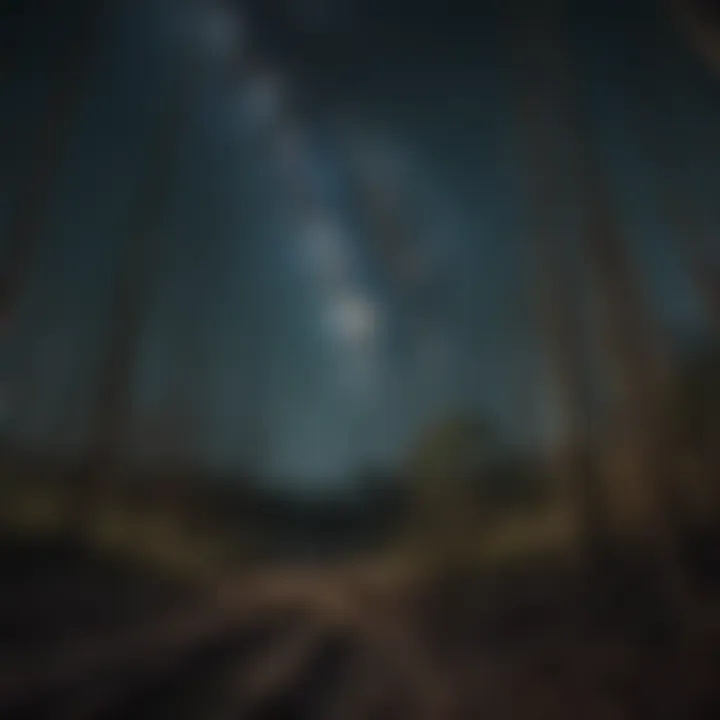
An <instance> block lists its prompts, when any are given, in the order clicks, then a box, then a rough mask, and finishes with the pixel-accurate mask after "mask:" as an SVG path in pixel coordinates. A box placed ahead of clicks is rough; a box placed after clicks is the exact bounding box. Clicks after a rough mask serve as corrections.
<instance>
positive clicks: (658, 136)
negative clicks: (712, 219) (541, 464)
mask: <svg viewBox="0 0 720 720" xmlns="http://www.w3.org/2000/svg"><path fill="white" fill-rule="evenodd" d="M640 40H642V34H640ZM640 71H641V72H642V73H643V77H644V79H645V80H646V83H647V84H644V85H642V90H643V92H642V101H641V102H640V103H638V104H637V110H636V111H635V113H634V115H633V117H632V118H631V122H633V125H634V129H635V131H636V132H637V135H638V141H639V142H641V144H642V146H643V148H644V150H645V154H646V157H647V159H648V160H649V163H648V165H649V167H650V168H651V169H652V170H653V175H654V178H655V182H656V187H657V200H658V203H657V205H658V208H659V209H660V212H661V214H662V215H663V216H664V217H665V219H666V222H667V224H668V225H669V227H670V229H671V230H672V231H673V232H674V235H675V239H676V240H677V242H678V243H679V245H680V250H681V251H682V254H683V256H684V259H685V264H686V267H687V269H688V271H689V274H690V277H691V279H692V282H693V285H694V287H695V289H696V292H697V294H698V297H699V300H700V302H701V304H702V306H703V309H704V314H705V317H706V318H707V321H708V322H709V324H710V327H711V329H712V332H713V334H714V336H716V337H717V338H720V273H718V268H716V267H715V265H714V263H713V259H712V258H711V256H710V252H709V244H710V235H711V232H710V229H709V227H708V225H707V223H704V222H703V221H702V220H701V219H700V218H699V212H700V208H699V207H698V206H697V204H696V203H694V202H693V199H692V193H691V191H690V190H689V188H688V187H687V178H688V171H689V167H688V159H686V158H685V157H683V150H682V149H681V148H679V147H678V144H677V142H675V140H676V139H677V140H679V139H680V138H681V137H682V135H679V136H678V135H676V136H672V134H671V136H670V137H668V136H666V135H665V134H664V133H663V129H666V128H667V129H679V122H680V120H679V118H678V114H677V110H676V102H673V101H672V99H671V98H667V101H664V100H663V96H664V94H665V93H664V91H663V87H662V86H661V83H664V84H671V89H670V90H669V91H667V92H672V91H673V89H675V90H679V84H680V83H681V82H682V80H681V78H680V77H678V75H677V73H676V72H675V68H674V67H673V66H672V65H670V63H669V61H666V60H665V59H662V60H660V59H658V62H657V63H654V62H652V59H650V60H648V61H646V62H644V63H642V64H641V66H640ZM636 91H637V90H636ZM677 102H679V99H678V100H677ZM673 369H675V368H673ZM667 390H668V397H667V411H668V415H669V418H668V420H669V425H670V429H671V430H672V432H673V439H674V441H675V446H676V449H677V451H678V453H681V452H682V453H684V454H687V453H688V452H689V448H688V447H687V444H683V445H682V446H680V437H681V436H682V428H681V425H680V424H681V423H682V421H683V419H682V417H677V414H678V412H679V408H681V407H682V398H681V397H680V396H679V393H680V388H679V385H678V378H677V372H674V373H673V376H672V377H671V378H669V381H668V383H667ZM714 444H716V443H714ZM711 462H712V461H711ZM683 469H684V468H683ZM687 484H688V485H689V484H690V483H687ZM702 496H703V497H704V496H705V494H704V493H702Z"/></svg>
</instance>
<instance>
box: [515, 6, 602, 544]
mask: <svg viewBox="0 0 720 720" xmlns="http://www.w3.org/2000/svg"><path fill="white" fill-rule="evenodd" d="M522 10H524V11H525V12H524V13H523V15H524V17H522V18H519V17H518V18H517V19H515V22H514V24H515V25H516V28H514V29H515V32H514V33H513V34H512V36H511V38H510V40H509V42H510V44H511V45H512V46H513V47H514V48H516V49H517V52H516V53H515V57H514V58H513V59H514V60H515V61H517V65H518V66H519V67H518V73H517V74H518V77H517V78H516V80H517V84H519V85H520V103H519V116H520V117H519V119H520V124H521V131H522V138H521V140H522V146H523V147H524V149H525V153H524V154H525V156H526V158H527V183H526V184H527V195H528V198H529V200H530V207H531V217H532V240H531V242H532V250H533V260H534V265H535V268H536V270H537V277H536V286H537V287H538V291H539V292H538V295H539V301H540V302H539V312H540V316H539V325H540V327H541V329H542V336H543V338H544V341H545V345H546V348H547V350H548V354H549V360H550V372H551V384H552V387H553V388H554V390H555V395H556V399H557V401H558V404H559V406H560V409H561V413H562V416H563V422H564V425H565V437H564V440H563V448H562V454H561V456H560V458H559V460H560V467H559V468H558V470H559V472H560V475H561V478H560V479H561V483H562V501H563V503H564V504H567V505H569V506H570V509H571V512H574V513H575V514H576V515H577V517H578V518H579V525H580V532H581V536H580V541H581V542H582V543H583V544H585V546H586V547H585V549H586V550H589V551H590V552H592V551H593V549H594V548H595V546H596V543H597V541H598V540H599V539H600V535H601V534H602V531H603V527H602V526H603V517H602V516H603V502H604V501H603V497H602V492H601V488H600V487H599V486H598V478H597V476H596V468H594V467H593V465H592V463H591V462H589V460H590V458H589V455H588V451H589V449H590V445H591V442H592V427H591V422H592V420H591V416H592V407H591V404H590V402H589V398H588V396H587V385H586V383H587V377H586V373H587V368H586V367H585V366H584V361H583V353H582V350H581V347H580V343H581V339H582V335H583V333H582V328H581V322H582V320H581V316H580V309H579V307H578V302H579V299H578V297H577V296H575V295H574V293H573V288H572V275H571V268H570V262H571V260H570V258H569V253H568V248H567V247H563V243H562V242H561V238H560V237H559V235H560V233H561V225H562V219H563V209H564V205H565V202H564V201H565V197H566V194H567V187H566V186H565V183H564V182H563V179H562V177H560V176H559V174H558V172H557V170H556V168H557V166H558V164H560V162H561V161H560V159H559V157H560V156H561V152H560V146H559V142H557V135H555V134H554V132H553V120H554V118H553V116H552V108H553V106H554V105H556V100H557V98H554V97H553V95H554V84H553V74H554V73H553V68H552V66H550V65H548V62H547V59H548V58H547V48H545V47H544V43H546V42H547V39H548V38H547V33H544V32H543V25H544V23H546V21H547V18H546V17H545V16H544V13H543V10H541V9H539V8H535V7H533V8H532V9H531V8H530V5H529V4H524V5H523V6H522Z"/></svg>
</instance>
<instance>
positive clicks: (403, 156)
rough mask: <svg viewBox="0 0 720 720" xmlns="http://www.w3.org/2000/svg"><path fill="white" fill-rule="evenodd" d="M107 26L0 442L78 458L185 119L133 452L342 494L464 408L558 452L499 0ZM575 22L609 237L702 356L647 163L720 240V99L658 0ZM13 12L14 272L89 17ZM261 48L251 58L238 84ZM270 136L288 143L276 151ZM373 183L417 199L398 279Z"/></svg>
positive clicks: (0, 356)
mask: <svg viewBox="0 0 720 720" xmlns="http://www.w3.org/2000/svg"><path fill="white" fill-rule="evenodd" d="M79 4H81V3H75V5H79ZM229 4H230V5H232V3H229ZM5 5H12V3H9V4H8V3H6V4H5ZM110 5H111V10H110V15H109V17H108V18H106V20H105V22H104V25H103V43H102V47H101V49H100V52H99V55H98V57H97V59H96V60H95V61H94V63H93V65H92V68H91V73H90V75H89V77H88V79H87V83H86V84H87V90H86V93H85V95H84V100H83V103H82V106H81V109H80V112H79V114H78V116H77V117H76V119H75V122H74V123H73V124H72V132H71V133H70V137H69V138H68V142H67V145H66V147H65V151H64V154H63V162H62V164H61V168H60V170H59V172H58V174H57V177H56V182H55V183H54V186H53V187H54V190H53V193H52V197H51V203H50V206H49V208H48V216H47V223H46V226H45V229H44V231H43V233H42V234H41V242H40V246H39V248H38V253H39V255H38V258H37V260H36V262H35V263H34V264H33V269H32V273H31V275H30V277H29V282H28V287H27V288H25V291H24V292H23V294H22V297H21V298H20V301H19V304H18V306H17V308H15V311H14V313H13V315H12V317H11V319H10V324H9V326H8V327H7V329H6V333H5V336H4V338H3V339H2V346H1V347H0V362H1V363H2V365H1V368H2V373H3V374H2V376H0V382H2V386H1V387H0V390H2V393H3V398H2V400H3V412H4V416H3V421H4V423H5V428H6V432H7V433H8V434H9V435H10V436H11V437H13V438H16V439H23V440H31V441H33V442H41V443H43V444H47V445H54V446H63V447H71V448H74V449H78V448H82V447H83V445H84V443H85V442H86V440H87V437H88V435H87V432H88V423H89V419H90V418H91V417H92V408H93V404H92V403H93V398H94V397H95V395H96V393H97V383H98V377H99V374H100V373H101V371H102V367H103V354H102V351H103V347H105V346H106V344H107V338H108V336H109V333H110V332H111V328H110V327H109V317H110V316H109V314H108V313H109V311H108V308H109V307H110V303H111V298H112V293H113V291H114V288H115V282H116V280H117V277H116V276H117V273H118V268H119V267H121V261H120V258H121V253H122V248H123V246H124V245H125V244H126V243H127V241H128V237H129V236H130V235H131V234H132V233H133V232H136V230H135V228H136V227H137V224H138V219H137V216H138V214H139V211H138V208H139V207H140V206H141V204H142V198H141V195H142V193H143V192H144V191H145V190H146V185H147V177H148V175H149V174H150V173H151V170H152V166H153V162H155V160H154V158H155V155H154V154H153V153H154V151H156V149H157V147H158V146H159V145H160V144H161V143H162V140H163V138H164V136H165V135H166V134H167V133H168V132H170V127H171V126H174V125H177V127H176V128H175V129H176V130H177V128H178V127H179V128H180V132H181V133H182V138H183V139H182V142H181V143H180V145H179V147H180V150H181V151H180V152H179V154H178V155H177V157H175V158H174V162H175V164H174V168H175V170H174V171H173V172H172V173H171V177H169V178H168V182H170V183H171V191H172V192H171V194H170V197H171V200H170V202H169V203H168V207H167V210H166V211H165V212H164V214H163V220H162V222H161V223H159V226H158V228H157V230H156V231H155V232H154V234H153V240H152V242H153V243H155V246H154V247H155V251H154V252H158V253H159V254H160V255H161V261H160V262H159V263H158V265H157V272H156V273H155V275H154V279H153V283H152V287H151V291H150V293H149V296H148V301H147V307H146V317H145V318H144V330H143V339H142V342H141V344H140V348H139V356H138V359H137V369H136V382H135V389H134V399H133V423H132V426H133V432H132V433H129V434H128V437H126V438H125V443H124V447H125V449H124V450H123V453H124V454H132V455H133V456H134V457H142V458H144V459H145V460H153V461H157V462H167V461H169V460H168V459H169V458H173V460H174V461H178V459H179V460H180V461H187V462H193V463H196V462H199V463H200V464H202V465H204V466H208V467H214V468H233V467H234V468H246V467H251V468H255V469H257V470H259V471H260V472H262V473H263V474H264V475H267V476H268V477H274V478H278V479H281V480H283V481H285V480H288V479H289V480H290V481H292V482H294V483H306V484H321V485H322V484H323V483H328V482H332V483H337V482H344V480H343V479H344V478H346V477H349V476H351V475H352V474H353V473H355V472H357V471H358V470H359V469H360V468H363V467H366V466H376V465H381V466H384V465H390V466H394V465H397V464H399V463H401V462H402V461H403V458H404V457H405V454H406V453H407V450H408V447H409V445H410V444H411V443H412V440H413V439H414V438H415V437H416V436H417V434H418V433H419V432H421V431H422V430H423V429H424V428H426V427H427V426H428V425H429V424H431V423H432V422H434V421H437V419H438V418H440V417H443V416H444V415H447V414H452V413H455V412H461V411H462V412H465V411H476V412H480V413H483V414H484V415H486V416H487V417H488V418H490V420H491V421H492V422H493V423H495V424H496V425H497V426H498V427H499V428H500V429H501V430H502V431H503V432H504V433H505V434H506V436H507V437H510V438H514V439H516V440H519V441H522V442H526V441H527V442H531V441H533V440H534V439H535V438H537V434H538V430H537V423H538V415H537V413H535V412H532V411H530V409H529V408H530V407H532V406H533V402H532V397H533V396H534V395H537V394H538V393H539V394H540V395H541V396H542V397H544V396H543V394H542V389H540V391H538V390H537V388H535V385H534V384H535V383H536V381H537V367H538V365H539V363H540V349H539V345H538V342H537V340H536V339H534V337H533V332H532V317H533V314H532V313H533V303H534V300H533V292H534V289H533V286H532V283H531V282H530V277H531V276H530V273H531V272H532V268H530V266H529V263H528V253H527V249H528V248H527V242H528V230H529V224H528V223H529V219H528V214H527V207H526V203H525V201H524V197H523V193H522V183H523V178H522V172H523V168H524V164H523V160H522V158H521V157H519V147H520V144H519V142H518V132H519V130H518V124H517V121H516V118H515V115H514V113H515V110H516V104H517V92H518V88H517V87H516V86H515V85H514V80H513V76H512V75H511V74H510V72H509V70H508V62H507V49H506V48H505V46H504V37H506V33H507V32H508V29H507V27H506V26H505V23H506V22H507V18H506V17H505V16H504V15H503V13H502V11H501V9H500V8H502V6H503V3H485V4H483V3H468V2H464V3H459V2H455V1H454V0H452V1H447V0H446V2H444V3H440V2H434V3H431V2H429V1H428V2H425V1H420V0H418V1H415V2H410V1H409V0H306V1H305V2H303V1H302V0H298V1H297V2H290V0H287V1H286V2H281V1H280V0H273V1H272V2H271V1H269V0H263V1H262V2H260V1H258V2H249V3H240V2H237V3H236V4H235V5H234V6H233V12H231V13H229V14H228V13H222V12H221V11H220V10H219V9H217V8H216V9H214V10H213V9H212V8H211V9H207V10H197V9H195V10H193V9H187V8H186V7H183V3H181V2H173V1H172V0H148V1H147V2H139V1H137V2H133V1H129V0H127V1H124V2H115V3H110ZM575 5H580V6H582V8H583V9H582V12H580V11H578V12H575V13H574V15H573V18H572V20H573V23H572V30H573V40H574V44H575V46H576V48H578V50H577V52H576V61H577V68H576V70H577V72H578V74H579V76H580V77H581V78H582V84H583V88H584V89H585V91H586V95H587V99H588V102H589V107H590V109H591V112H592V118H593V123H594V125H593V127H594V132H595V135H596V139H597V142H598V144H599V146H600V147H601V149H602V157H603V160H604V161H605V163H606V169H607V171H608V175H609V180H610V183H611V185H612V188H613V195H612V199H613V202H614V203H615V208H616V211H617V216H618V220H619V222H620V223H621V226H622V228H623V229H624V231H625V232H626V233H627V235H628V237H629V238H630V240H631V242H632V248H633V252H634V256H635V258H636V259H637V263H638V266H639V267H640V268H641V269H642V277H643V279H644V280H645V281H646V287H647V290H648V297H649V299H650V302H651V303H652V305H653V307H654V308H655V309H656V310H657V314H658V317H659V318H660V319H661V320H662V325H663V328H664V329H665V330H666V331H667V332H668V333H669V334H670V336H671V337H673V338H676V337H680V336H684V335H686V334H688V333H693V332H699V331H701V330H702V328H703V320H704V319H703V317H702V313H701V311H700V308H699V305H698V302H697V298H696V297H695V295H694V291H693V288H692V286H691V283H690V281H689V277H688V274H687V273H686V272H685V266H684V259H683V255H682V252H680V249H679V248H680V242H679V241H678V238H677V237H674V236H673V234H672V232H671V231H670V230H669V229H668V226H667V222H666V220H665V218H664V216H663V214H662V204H661V200H660V199H659V197H660V193H659V190H658V182H657V177H656V173H655V165H654V164H653V157H654V155H655V154H657V151H658V148H660V149H661V150H662V149H667V148H669V149H670V150H671V151H672V152H671V154H673V155H675V156H677V157H679V158H681V162H680V170H681V173H682V174H681V175H679V176H678V185H679V186H680V187H682V188H683V192H684V194H685V195H686V196H687V197H689V198H690V201H691V204H692V206H693V208H694V209H695V211H696V213H697V217H698V219H699V222H700V225H701V226H702V227H713V226H714V227H717V224H718V221H720V202H718V201H717V199H718V194H717V190H718V181H719V180H720V142H719V141H718V128H720V81H717V80H716V79H715V78H713V76H712V75H711V73H710V72H709V71H708V70H707V69H706V68H704V67H703V66H702V64H701V63H700V61H699V60H698V59H697V58H696V57H695V56H694V55H693V54H692V53H691V52H690V51H689V50H688V48H687V47H685V45H684V44H683V42H682V38H681V37H680V36H679V35H675V34H673V32H672V28H671V27H670V26H669V25H667V23H665V22H664V20H663V19H661V18H660V17H657V16H656V14H655V13H653V12H652V11H651V10H648V8H650V7H651V6H652V3H651V2H649V0H648V2H638V3H624V2H620V1H619V0H612V1H610V2H607V1H606V2H599V1H595V0H592V1H591V2H586V3H575ZM630 5H632V6H633V10H630V9H629V6H630ZM15 6H16V10H15V12H14V14H11V13H10V12H9V11H8V15H7V17H3V19H2V22H1V23H0V25H1V27H2V35H3V38H2V42H3V47H4V48H6V51H5V53H4V55H3V59H2V66H0V103H1V106H0V107H1V110H0V133H2V138H3V141H2V144H1V145H0V249H3V248H6V247H7V245H8V243H7V228H8V227H9V225H10V220H11V217H12V211H13V209H14V208H15V206H16V204H17V202H18V198H19V197H20V196H21V195H22V192H23V190H24V188H25V186H26V185H27V175H28V168H29V167H30V166H31V165H32V162H33V161H32V160H31V158H32V157H33V150H34V149H35V148H36V145H37V137H38V136H39V134H40V132H41V129H42V125H43V121H44V119H45V118H46V113H47V109H48V102H49V97H50V90H49V88H50V87H51V85H52V78H53V73H56V72H57V69H58V65H60V64H61V63H60V61H61V59H62V57H63V54H62V48H63V47H64V45H63V44H64V43H67V42H68V41H70V40H71V39H72V37H74V35H73V33H75V34H77V33H78V32H79V29H78V17H79V16H78V15H77V14H75V15H74V14H73V12H72V7H74V5H73V3H68V4H62V3H50V2H40V0H28V1H25V2H23V1H22V0H18V1H17V2H15ZM61 8H63V9H61ZM465 8H474V9H473V10H468V9H465ZM468 13H470V14H468ZM241 48H242V49H243V50H242V52H246V53H247V55H248V56H249V57H252V59H253V61H252V62H251V63H250V64H249V65H248V66H247V67H244V66H243V67H244V69H241V70H239V69H238V66H237V62H236V61H234V60H233V54H234V53H238V52H241ZM248 68H249V69H248ZM648 68H651V69H653V70H657V69H658V68H660V69H661V74H660V75H658V76H657V77H656V76H652V77H651V76H650V75H649V70H648ZM653 93H654V95H653V97H654V98H655V100H654V101H653V102H647V99H648V97H649V96H650V95H651V94H653ZM178 98H184V99H183V100H182V101H179V100H178ZM183 107H188V108H190V111H189V116H188V117H185V115H184V114H183V113H182V108H183ZM648 107H649V108H650V109H649V110H648V109H643V108H648ZM168 108H170V109H171V111H170V113H169V114H168V112H167V111H168ZM648 113H649V114H648ZM278 118H280V119H281V120H282V121H286V122H285V125H284V127H285V134H284V135H282V137H283V138H284V141H287V143H286V144H281V145H280V146H278V145H277V143H273V141H272V140H271V139H269V138H268V127H270V126H272V125H273V123H274V122H276V121H277V120H278ZM648 122H650V124H651V126H652V132H648V131H647V128H646V127H645V128H644V127H643V123H648ZM278 147H279V149H278ZM288 168H289V170H288ZM358 168H361V169H360V170H359V169H358ZM360 172H362V173H365V174H366V175H367V174H368V173H369V174H370V176H373V177H375V178H376V182H381V180H377V178H381V179H382V178H384V179H385V180H384V181H386V182H389V183H390V184H391V186H392V187H393V188H400V190H398V194H399V195H400V196H402V202H401V203H400V206H401V207H402V211H401V215H402V218H403V222H406V223H407V224H408V225H409V226H410V227H411V228H412V229H411V231H410V233H409V237H410V238H411V240H410V241H408V243H409V244H408V246H407V247H406V248H405V255H403V262H404V263H405V264H402V263H400V264H398V262H391V261H390V260H388V258H387V257H386V255H384V254H383V252H382V248H381V247H380V246H381V245H382V243H378V241H377V239H376V238H375V237H374V236H373V233H372V231H371V230H370V229H369V228H370V226H369V225H368V222H367V221H366V218H365V215H364V213H363V205H362V203H361V202H359V200H358V197H359V196H358V191H357V187H358V186H357V182H358V181H357V178H358V173H360ZM363 177H365V175H363ZM288 178H289V179H288ZM298 178H299V179H298ZM144 179H145V181H146V182H145V184H143V180H144ZM293 183H296V184H298V183H299V185H300V193H301V194H302V190H303V189H307V188H310V189H311V190H312V193H313V197H314V198H315V200H314V202H315V204H316V206H319V207H320V208H321V211H322V212H320V214H319V215H318V214H317V213H316V214H315V215H312V217H311V216H310V215H309V214H308V212H306V211H304V210H303V209H302V208H300V209H298V202H297V196H298V192H297V191H295V190H293ZM569 202H570V200H569ZM569 232H572V230H570V231H569ZM718 245H719V244H717V243H716V244H715V245H714V246H713V250H714V252H715V257H716V259H718V260H720V249H719V248H718ZM150 254H151V255H152V253H150ZM1 258H2V256H0V262H2V260H1ZM551 415H552V413H551V412H550V411H548V412H546V414H545V415H544V416H542V417H544V418H546V423H547V422H550V420H547V418H549V417H550V416H551Z"/></svg>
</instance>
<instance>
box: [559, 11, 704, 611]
mask: <svg viewBox="0 0 720 720" xmlns="http://www.w3.org/2000/svg"><path fill="white" fill-rule="evenodd" d="M556 17H557V15H556ZM548 46H549V47H552V48H555V50H556V52H557V55H556V63H557V65H556V67H557V72H556V76H555V77H556V81H557V83H558V86H559V88H560V89H561V90H562V95H563V96H564V97H565V98H566V102H565V105H564V107H563V108H562V111H563V115H564V118H565V120H566V122H564V123H563V128H564V130H565V131H566V139H567V141H568V143H569V145H570V147H571V149H572V152H573V157H574V163H575V168H574V176H575V178H576V180H577V186H578V191H579V203H580V206H581V207H582V209H583V213H584V216H583V226H582V231H581V232H582V239H583V243H584V247H585V249H586V251H587V254H588V257H589V259H590V262H591V267H592V269H593V275H594V280H595V288H596V290H597V296H598V301H599V308H600V310H601V313H602V322H603V331H604V332H603V338H604V343H605V347H606V356H607V358H608V361H609V367H610V368H611V376H610V380H611V392H612V395H613V397H612V400H613V411H614V413H613V418H612V422H613V425H614V428H615V429H616V431H617V438H618V440H619V441H620V442H621V443H622V446H623V447H622V448H621V451H620V452H621V457H622V463H621V465H620V468H616V467H613V468H612V469H611V477H612V476H614V477H615V480H616V481H617V478H618V477H620V478H621V480H622V483H621V485H622V495H623V500H625V501H626V502H627V499H632V494H631V493H632V489H633V486H634V487H635V490H636V495H635V502H634V503H633V504H634V507H631V508H630V510H631V511H630V514H629V517H627V518H625V523H624V527H621V532H622V533H623V534H626V533H629V538H628V539H632V538H633V536H635V538H636V540H637V543H636V547H637V548H638V549H639V550H640V549H642V550H643V551H644V553H645V554H646V556H647V561H648V563H649V565H650V566H652V568H653V570H656V571H657V573H658V576H659V577H662V578H664V579H665V580H666V581H667V591H668V597H669V599H670V601H671V602H672V604H673V608H674V610H675V611H676V614H677V615H682V613H683V611H684V610H686V609H687V608H688V607H689V606H690V601H691V595H690V589H689V586H688V584H687V577H686V575H685V572H684V570H683V567H682V563H681V560H680V554H679V548H678V543H677V535H676V533H675V528H674V527H673V523H672V522H671V521H670V517H671V513H672V510H673V507H672V500H673V498H672V483H673V482H674V481H675V480H676V478H675V477H673V476H672V474H673V470H674V468H673V463H674V461H675V460H676V458H674V457H673V456H672V448H670V449H668V447H667V443H668V437H667V432H666V430H667V424H666V416H665V411H666V407H665V401H664V383H665V380H666V378H667V365H666V358H665V357H664V355H663V353H662V352H659V350H658V343H657V341H656V338H655V337H654V336H653V331H652V330H653V328H652V324H651V322H650V320H649V316H648V315H647V309H646V308H645V307H644V305H643V302H642V300H641V297H640V295H639V292H638V285H637V280H636V277H635V275H634V270H633V268H632V266H631V262H630V259H629V257H628V252H627V247H626V242H625V240H624V238H622V236H621V233H620V230H619V228H618V227H617V224H616V222H615V220H614V216H613V210H612V203H611V200H610V196H609V187H608V184H607V178H606V176H605V173H604V171H603V169H602V163H601V161H600V159H599V158H598V156H597V152H596V141H595V139H594V138H593V137H592V132H591V130H590V123H589V118H588V114H587V108H586V107H585V104H584V101H583V99H582V90H581V88H580V86H579V85H578V83H577V82H576V78H575V77H574V72H573V68H574V67H575V65H574V62H573V59H572V58H571V56H570V52H571V49H570V44H569V42H567V41H566V39H565V38H562V37H560V36H559V35H556V36H555V37H554V38H553V42H551V43H549V44H548ZM614 444H615V441H613V445H614ZM621 509H623V510H626V509H627V508H624V507H622V506H618V510H621Z"/></svg>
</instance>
